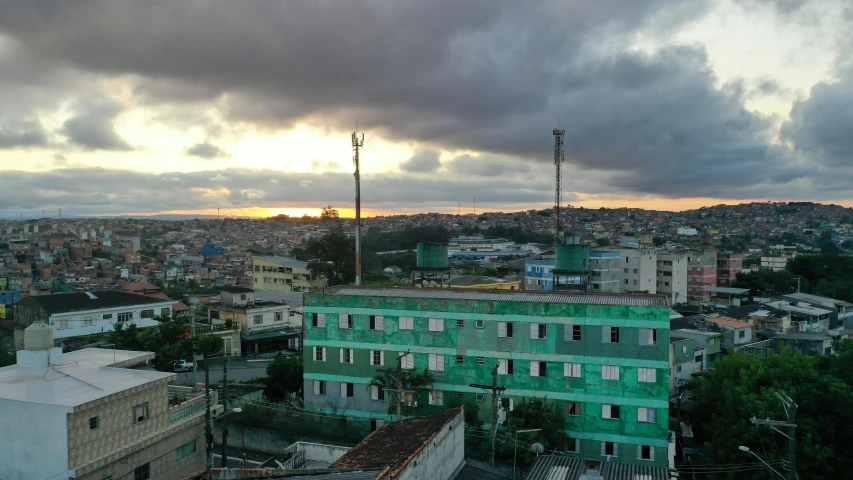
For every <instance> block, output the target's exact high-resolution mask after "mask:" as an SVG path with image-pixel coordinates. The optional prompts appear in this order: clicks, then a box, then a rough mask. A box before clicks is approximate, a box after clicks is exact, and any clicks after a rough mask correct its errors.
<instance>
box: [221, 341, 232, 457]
mask: <svg viewBox="0 0 853 480" xmlns="http://www.w3.org/2000/svg"><path fill="white" fill-rule="evenodd" d="M222 404H223V405H225V412H226V414H227V413H228V412H229V411H230V410H228V357H225V361H224V362H223V363H222ZM222 468H228V426H227V425H226V424H225V419H223V421H222Z"/></svg>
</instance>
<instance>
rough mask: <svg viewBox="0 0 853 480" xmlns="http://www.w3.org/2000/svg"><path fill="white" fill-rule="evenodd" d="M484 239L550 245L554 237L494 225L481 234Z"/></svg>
mask: <svg viewBox="0 0 853 480" xmlns="http://www.w3.org/2000/svg"><path fill="white" fill-rule="evenodd" d="M483 236H485V237H486V238H505V239H507V240H512V241H513V242H516V243H552V242H553V241H554V237H553V236H552V235H551V234H549V233H537V232H532V231H530V230H525V229H523V228H521V227H518V226H514V227H504V226H501V225H496V226H494V227H489V228H487V229H486V230H485V232H483Z"/></svg>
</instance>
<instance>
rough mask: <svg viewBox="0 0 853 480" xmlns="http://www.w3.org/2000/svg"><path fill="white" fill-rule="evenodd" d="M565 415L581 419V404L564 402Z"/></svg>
mask: <svg viewBox="0 0 853 480" xmlns="http://www.w3.org/2000/svg"><path fill="white" fill-rule="evenodd" d="M563 414H564V415H569V416H572V417H579V416H580V415H581V404H580V402H564V403H563Z"/></svg>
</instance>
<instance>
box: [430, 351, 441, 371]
mask: <svg viewBox="0 0 853 480" xmlns="http://www.w3.org/2000/svg"><path fill="white" fill-rule="evenodd" d="M427 368H428V370H430V371H433V372H443V371H444V355H438V354H435V353H430V354H429V357H428V359H427Z"/></svg>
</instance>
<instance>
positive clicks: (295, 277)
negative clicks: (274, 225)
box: [252, 256, 326, 292]
mask: <svg viewBox="0 0 853 480" xmlns="http://www.w3.org/2000/svg"><path fill="white" fill-rule="evenodd" d="M252 283H253V285H254V288H256V289H263V290H283V291H287V292H309V291H311V290H315V289H318V288H323V285H325V284H326V280H325V279H323V278H320V279H315V278H313V276H312V275H311V272H310V271H309V270H308V263H307V262H300V261H299V260H294V259H292V258H287V257H277V256H273V257H253V258H252Z"/></svg>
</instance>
